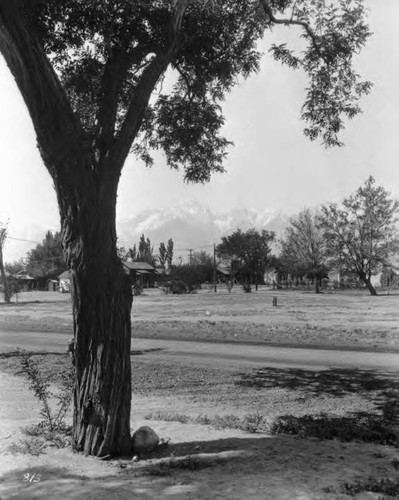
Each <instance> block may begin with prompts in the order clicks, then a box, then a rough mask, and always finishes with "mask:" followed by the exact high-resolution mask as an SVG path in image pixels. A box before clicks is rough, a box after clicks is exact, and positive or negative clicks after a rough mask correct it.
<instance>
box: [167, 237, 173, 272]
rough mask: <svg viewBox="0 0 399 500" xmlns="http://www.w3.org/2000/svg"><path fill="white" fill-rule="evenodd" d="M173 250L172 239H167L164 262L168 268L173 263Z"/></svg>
mask: <svg viewBox="0 0 399 500" xmlns="http://www.w3.org/2000/svg"><path fill="white" fill-rule="evenodd" d="M173 249H174V243H173V240H172V238H169V239H168V244H167V247H166V262H167V264H168V266H169V267H171V266H172V263H173Z"/></svg>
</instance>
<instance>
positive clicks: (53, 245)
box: [26, 231, 67, 279]
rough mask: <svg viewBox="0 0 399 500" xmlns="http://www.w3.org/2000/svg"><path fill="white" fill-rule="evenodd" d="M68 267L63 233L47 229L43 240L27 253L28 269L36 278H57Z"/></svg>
mask: <svg viewBox="0 0 399 500" xmlns="http://www.w3.org/2000/svg"><path fill="white" fill-rule="evenodd" d="M66 269H67V266H66V264H65V260H64V254H63V251H62V244H61V233H59V232H56V233H52V232H51V231H47V233H46V236H45V237H44V240H43V242H42V243H39V244H38V245H36V247H35V248H33V249H32V250H30V251H29V252H28V253H27V256H26V271H27V273H28V274H30V275H31V276H33V277H35V278H43V279H55V278H57V277H58V276H59V275H60V274H61V273H62V272H63V271H65V270H66Z"/></svg>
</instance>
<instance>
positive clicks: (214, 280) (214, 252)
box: [213, 244, 217, 293]
mask: <svg viewBox="0 0 399 500" xmlns="http://www.w3.org/2000/svg"><path fill="white" fill-rule="evenodd" d="M213 290H214V292H215V293H216V292H217V287H216V245H215V244H213Z"/></svg>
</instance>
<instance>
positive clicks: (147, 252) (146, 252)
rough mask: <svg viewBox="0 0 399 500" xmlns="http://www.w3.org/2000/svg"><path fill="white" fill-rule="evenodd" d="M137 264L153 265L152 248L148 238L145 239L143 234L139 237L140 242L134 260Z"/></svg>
mask: <svg viewBox="0 0 399 500" xmlns="http://www.w3.org/2000/svg"><path fill="white" fill-rule="evenodd" d="M135 260H137V261H138V262H147V263H148V264H151V265H152V266H153V265H155V260H156V258H155V256H154V247H153V246H152V245H151V241H150V239H149V238H146V237H145V236H144V234H142V235H141V236H140V241H139V245H138V251H137V256H136V259H135Z"/></svg>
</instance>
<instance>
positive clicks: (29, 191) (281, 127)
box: [0, 0, 399, 260]
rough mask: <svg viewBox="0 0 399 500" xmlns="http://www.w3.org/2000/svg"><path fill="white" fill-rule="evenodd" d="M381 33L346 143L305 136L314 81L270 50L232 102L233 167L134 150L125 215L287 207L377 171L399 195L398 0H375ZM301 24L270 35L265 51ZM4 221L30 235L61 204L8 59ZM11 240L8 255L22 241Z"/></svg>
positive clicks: (372, 45) (1, 155) (0, 91)
mask: <svg viewBox="0 0 399 500" xmlns="http://www.w3.org/2000/svg"><path fill="white" fill-rule="evenodd" d="M366 4H367V5H368V7H369V9H370V12H369V22H370V26H371V30H372V31H373V33H374V35H373V37H372V38H371V39H370V41H369V43H368V46H367V47H366V48H365V50H364V51H363V52H362V54H361V55H360V56H359V58H358V59H357V60H356V68H357V70H358V72H359V73H360V74H361V75H362V76H363V77H364V78H366V79H369V80H371V81H372V82H373V83H374V88H373V91H372V94H370V95H369V96H367V97H365V98H364V99H363V101H362V103H361V106H362V109H363V114H362V115H360V116H358V117H356V118H355V119H354V120H352V121H351V122H348V123H347V126H346V130H345V131H344V133H343V135H342V139H343V141H344V142H345V144H346V145H345V147H343V148H338V149H333V150H325V149H323V147H322V146H321V144H320V143H310V142H309V140H308V139H306V138H305V137H304V136H303V133H302V129H303V123H301V122H300V120H299V116H300V109H301V105H302V102H303V98H304V87H305V85H306V80H305V79H304V77H303V75H302V74H301V73H300V72H293V71H292V70H290V69H289V68H285V67H282V66H281V65H280V64H279V63H277V62H275V61H273V60H272V59H271V57H270V56H269V55H268V54H266V55H265V57H264V58H263V62H262V69H261V72H260V73H259V74H258V75H256V76H253V77H251V78H250V79H249V80H247V81H244V82H243V83H242V84H241V85H240V86H239V87H238V88H236V89H235V90H234V92H233V93H232V94H230V95H229V97H228V99H227V100H226V102H225V103H224V111H225V115H226V118H227V121H226V127H225V131H224V132H225V135H226V136H227V138H228V139H230V140H232V141H234V143H235V146H234V147H232V148H231V149H230V154H229V157H228V159H227V161H226V168H227V173H225V174H222V175H216V176H214V177H213V179H212V181H211V182H210V184H207V185H196V186H193V185H187V184H184V183H183V180H182V175H181V173H179V172H175V171H170V170H169V169H168V168H167V167H166V166H165V164H164V162H163V160H162V158H161V157H160V158H159V159H158V161H157V163H156V165H155V166H154V167H153V168H152V169H146V168H145V167H144V166H143V165H142V164H140V163H139V162H137V161H136V160H135V159H134V158H133V157H130V158H129V159H128V161H127V163H126V166H125V169H124V172H123V175H122V178H121V184H120V190H119V197H118V216H117V217H118V218H119V219H126V218H128V217H130V216H132V215H134V214H136V213H138V212H140V211H141V210H143V209H145V208H150V207H155V208H163V207H168V206H171V205H177V204H180V203H184V202H185V201H188V200H194V201H198V202H199V203H201V204H203V205H204V206H206V207H208V208H210V209H211V210H213V211H215V212H218V211H228V210H231V209H233V208H255V209H258V210H266V209H281V210H284V211H285V212H286V213H288V214H292V213H295V212H297V211H299V210H301V209H302V208H304V207H305V206H309V207H312V206H315V205H317V204H320V203H324V202H329V201H340V200H341V199H342V197H344V196H346V195H348V194H350V193H351V192H353V191H354V190H355V189H356V188H357V187H358V186H359V185H361V184H362V183H363V182H364V181H365V180H366V178H367V177H368V176H369V175H370V174H371V175H373V176H374V177H375V178H376V180H377V183H378V184H381V185H383V186H384V187H385V188H386V189H388V190H389V191H391V192H392V194H393V196H395V197H398V198H399V173H398V166H397V165H396V163H397V158H398V156H399V154H398V153H399V92H398V91H397V88H398V82H399V30H398V29H397V24H398V22H399V0H368V1H367V2H366ZM287 34H288V39H289V40H292V41H294V42H295V40H296V32H295V30H294V29H291V30H287V28H279V29H276V30H275V31H274V32H273V33H272V34H268V35H267V38H266V40H265V50H266V49H267V47H268V46H269V45H270V44H271V43H273V42H277V43H282V42H283V41H285V40H286V39H287ZM0 110H1V114H0V166H1V167H0V168H1V171H0V175H1V177H0V179H1V192H0V221H4V220H5V219H7V218H9V219H10V235H11V236H13V237H17V238H18V237H21V238H29V237H33V236H30V235H33V234H34V228H35V226H40V227H42V228H43V227H46V228H47V227H48V228H54V229H56V228H57V227H58V209H57V204H56V198H55V192H54V189H53V187H52V182H51V179H50V177H49V175H48V174H47V171H46V170H45V168H44V166H43V164H42V161H41V159H40V156H39V153H38V151H37V149H36V140H35V135H34V132H33V128H32V125H31V122H30V118H29V116H28V114H27V111H26V109H25V105H24V102H23V101H22V99H21V97H20V96H19V93H18V90H17V88H16V85H15V82H14V81H13V79H12V77H11V75H10V73H9V70H8V68H7V67H6V65H5V63H4V61H3V60H2V59H0ZM16 245H17V242H16V241H15V240H14V243H13V245H12V246H9V249H8V253H7V248H6V252H5V253H6V260H7V258H8V259H11V258H13V257H14V255H15V254H13V255H11V253H10V252H11V249H12V250H13V252H15V250H16V248H17V247H16Z"/></svg>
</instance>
